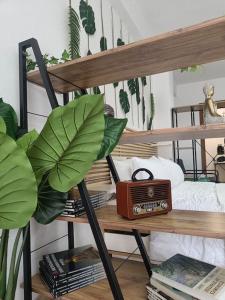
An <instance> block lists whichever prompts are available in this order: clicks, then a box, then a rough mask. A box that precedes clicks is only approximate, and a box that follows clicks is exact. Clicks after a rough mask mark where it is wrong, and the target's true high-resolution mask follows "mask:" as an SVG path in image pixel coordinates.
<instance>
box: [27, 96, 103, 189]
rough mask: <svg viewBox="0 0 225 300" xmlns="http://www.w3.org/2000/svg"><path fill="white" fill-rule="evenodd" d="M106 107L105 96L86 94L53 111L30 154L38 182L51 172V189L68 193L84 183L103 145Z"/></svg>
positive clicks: (49, 178)
mask: <svg viewBox="0 0 225 300" xmlns="http://www.w3.org/2000/svg"><path fill="white" fill-rule="evenodd" d="M103 105H104V103H103V96H102V95H84V96H81V97H79V98H78V99H76V100H74V101H71V102H69V103H68V104H67V105H66V106H63V107H58V108H56V109H54V110H53V112H52V113H51V114H50V116H49V117H48V120H47V122H46V124H45V126H44V128H43V130H42V131H41V133H40V135H39V137H38V138H37V140H36V141H35V142H34V144H33V145H32V147H31V150H30V152H29V157H30V160H31V164H32V166H33V169H34V172H35V174H36V177H37V180H38V182H40V181H41V179H42V177H43V175H44V174H45V173H46V172H49V177H48V181H49V184H50V186H51V187H52V188H53V189H55V190H57V191H61V192H67V191H69V190H70V189H71V188H72V187H73V186H74V185H76V184H78V183H79V182H81V180H83V178H84V177H85V175H86V173H87V172H88V171H89V170H90V168H91V166H92V164H93V162H94V161H95V159H96V157H97V154H98V152H99V149H100V146H101V143H102V139H103V135H104V117H103V113H104V111H103Z"/></svg>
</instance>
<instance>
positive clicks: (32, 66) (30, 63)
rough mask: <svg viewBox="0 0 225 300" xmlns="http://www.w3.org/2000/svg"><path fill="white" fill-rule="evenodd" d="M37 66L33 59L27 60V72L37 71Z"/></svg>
mask: <svg viewBox="0 0 225 300" xmlns="http://www.w3.org/2000/svg"><path fill="white" fill-rule="evenodd" d="M36 66H37V63H36V61H34V60H32V59H31V58H26V69H27V72H30V71H33V70H35V68H36Z"/></svg>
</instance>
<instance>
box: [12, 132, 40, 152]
mask: <svg viewBox="0 0 225 300" xmlns="http://www.w3.org/2000/svg"><path fill="white" fill-rule="evenodd" d="M37 138H38V133H37V131H36V130H35V129H33V130H32V131H30V132H28V133H26V134H24V135H23V136H21V137H20V138H19V139H18V140H17V141H16V142H17V145H18V146H20V147H21V148H22V149H23V150H24V151H25V152H28V151H29V150H30V148H31V146H32V145H33V143H34V141H35V140H36V139H37Z"/></svg>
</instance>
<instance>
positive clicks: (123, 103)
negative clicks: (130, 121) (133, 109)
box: [119, 89, 130, 114]
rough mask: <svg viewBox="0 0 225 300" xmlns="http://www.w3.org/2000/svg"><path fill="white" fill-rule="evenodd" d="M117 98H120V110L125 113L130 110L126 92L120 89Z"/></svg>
mask: <svg viewBox="0 0 225 300" xmlns="http://www.w3.org/2000/svg"><path fill="white" fill-rule="evenodd" d="M119 98H120V105H121V107H122V110H123V111H124V113H125V114H127V113H128V112H129V111H130V103H129V99H128V94H127V92H126V91H124V90H123V89H121V90H120V93H119Z"/></svg>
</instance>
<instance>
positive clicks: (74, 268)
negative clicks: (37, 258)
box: [43, 245, 102, 279]
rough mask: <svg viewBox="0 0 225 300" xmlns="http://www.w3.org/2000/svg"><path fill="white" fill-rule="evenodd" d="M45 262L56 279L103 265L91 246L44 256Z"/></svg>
mask: <svg viewBox="0 0 225 300" xmlns="http://www.w3.org/2000/svg"><path fill="white" fill-rule="evenodd" d="M43 260H44V262H45V264H46V265H47V267H48V270H49V271H50V274H51V276H52V277H53V278H54V279H55V278H63V277H66V276H68V275H69V274H73V273H76V272H79V271H81V270H85V269H87V268H90V266H93V265H97V264H102V261H101V259H100V257H99V254H98V252H97V251H96V250H95V249H94V248H93V247H92V246H91V245H87V246H83V247H79V248H74V249H70V250H65V251H60V252H57V253H52V254H48V255H44V256H43Z"/></svg>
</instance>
